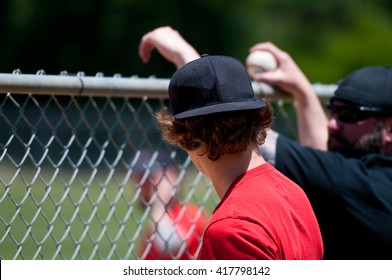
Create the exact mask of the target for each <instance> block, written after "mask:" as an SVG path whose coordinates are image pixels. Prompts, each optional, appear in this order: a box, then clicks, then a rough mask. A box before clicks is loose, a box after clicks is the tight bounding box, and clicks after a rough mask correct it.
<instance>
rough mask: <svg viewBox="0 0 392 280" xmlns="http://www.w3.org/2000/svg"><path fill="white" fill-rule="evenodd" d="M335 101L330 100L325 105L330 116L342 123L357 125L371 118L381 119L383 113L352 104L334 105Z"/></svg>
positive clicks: (333, 99)
mask: <svg viewBox="0 0 392 280" xmlns="http://www.w3.org/2000/svg"><path fill="white" fill-rule="evenodd" d="M336 101H337V99H335V98H332V100H330V102H329V103H328V105H327V108H328V109H329V111H330V113H331V116H334V117H336V118H337V119H338V120H339V121H340V122H342V123H357V122H359V121H363V120H366V119H369V118H371V117H382V116H385V113H384V112H382V111H379V110H377V109H376V108H368V107H363V106H357V105H353V104H343V103H339V104H336Z"/></svg>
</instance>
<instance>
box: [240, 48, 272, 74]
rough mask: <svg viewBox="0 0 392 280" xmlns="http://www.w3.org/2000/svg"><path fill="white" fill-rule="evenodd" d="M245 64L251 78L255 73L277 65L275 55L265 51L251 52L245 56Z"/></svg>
mask: <svg viewBox="0 0 392 280" xmlns="http://www.w3.org/2000/svg"><path fill="white" fill-rule="evenodd" d="M245 64H246V68H247V69H248V73H249V75H250V76H251V77H252V78H253V79H254V75H255V74H257V73H260V72H268V71H273V70H275V69H276V67H278V63H277V61H276V59H275V57H274V56H273V55H272V54H271V53H270V52H267V51H254V52H251V53H250V54H249V55H248V57H247V58H246V62H245Z"/></svg>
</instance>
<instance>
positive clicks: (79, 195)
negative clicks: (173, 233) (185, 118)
mask: <svg viewBox="0 0 392 280" xmlns="http://www.w3.org/2000/svg"><path fill="white" fill-rule="evenodd" d="M0 170H1V172H0V176H1V183H2V185H1V189H0V258H2V259H27V260H30V259H66V260H68V259H137V258H138V257H139V256H138V254H137V250H136V247H137V244H138V242H139V239H140V238H141V237H142V235H143V230H144V226H145V223H146V222H148V214H147V213H145V209H144V208H142V207H140V204H138V203H137V201H138V200H137V199H136V197H135V188H134V185H133V184H132V182H131V181H130V180H127V177H126V176H127V175H126V174H127V173H126V171H114V173H110V172H109V171H107V172H105V171H101V170H100V171H99V172H95V171H94V172H93V171H87V170H83V171H79V172H78V173H77V174H76V175H75V171H71V170H61V171H54V170H51V169H46V170H45V171H42V170H39V169H37V170H36V169H29V168H22V169H21V170H20V171H19V172H17V170H16V169H13V168H9V167H7V166H1V168H0ZM15 174H17V175H15ZM124 181H125V183H124ZM182 187H183V191H182V199H183V200H184V201H186V202H192V203H198V204H199V205H200V206H204V207H205V209H206V210H207V212H211V211H212V209H213V208H214V207H215V205H216V203H217V197H216V195H215V193H214V191H213V190H211V186H210V185H209V181H208V180H206V179H205V178H204V177H203V176H199V175H198V173H197V172H196V171H194V170H187V172H186V176H185V178H184V180H183V186H182Z"/></svg>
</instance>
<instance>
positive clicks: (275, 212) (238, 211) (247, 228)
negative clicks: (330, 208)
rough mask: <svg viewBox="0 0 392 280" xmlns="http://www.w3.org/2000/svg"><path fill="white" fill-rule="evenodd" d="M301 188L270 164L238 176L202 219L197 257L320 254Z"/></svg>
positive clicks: (309, 256) (315, 226)
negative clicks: (205, 219) (204, 224)
mask: <svg viewBox="0 0 392 280" xmlns="http://www.w3.org/2000/svg"><path fill="white" fill-rule="evenodd" d="M322 257H323V244H322V239H321V234H320V229H319V226H318V223H317V220H316V218H315V215H314V212H313V209H312V207H311V205H310V203H309V201H308V198H307V197H306V195H305V194H304V192H303V190H302V189H301V188H300V187H299V186H298V185H296V184H295V183H294V182H292V181H291V180H289V179H288V178H287V177H285V176H283V175H282V174H281V173H280V172H279V171H277V170H276V169H275V168H274V167H272V166H271V165H270V164H263V165H261V166H259V167H257V168H254V169H252V170H249V171H248V172H246V173H245V174H243V175H242V176H240V177H238V178H237V179H236V180H235V181H234V182H233V183H232V185H231V186H230V188H229V189H228V190H227V192H226V194H225V196H224V197H223V198H222V200H221V202H220V203H219V205H218V206H217V207H216V209H215V210H214V213H213V215H212V217H211V219H210V221H209V223H208V225H207V228H206V230H205V233H204V237H203V244H202V247H201V249H200V253H199V255H198V259H226V260H229V259H231V260H233V259H259V260H261V259H271V260H280V259H288V260H295V259H311V260H315V259H322Z"/></svg>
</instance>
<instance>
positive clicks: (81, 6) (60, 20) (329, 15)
mask: <svg viewBox="0 0 392 280" xmlns="http://www.w3.org/2000/svg"><path fill="white" fill-rule="evenodd" d="M162 25H171V26H172V27H174V28H175V29H177V30H179V31H180V33H181V34H182V35H183V36H184V37H185V38H186V39H187V40H188V41H189V42H190V43H191V44H193V45H194V46H195V47H196V49H197V50H198V51H199V52H200V53H209V54H226V55H232V56H235V57H237V58H239V59H240V60H242V61H244V60H245V58H246V56H247V54H248V50H249V48H250V47H251V46H252V45H253V44H255V43H257V42H261V41H271V42H273V43H275V44H276V45H277V46H279V47H280V48H281V49H283V50H285V51H287V52H289V53H290V54H291V55H292V56H293V58H294V59H295V60H296V61H297V63H298V64H299V66H300V67H301V68H302V69H303V71H304V72H305V74H306V75H307V76H308V77H309V79H310V80H311V82H322V83H334V82H336V81H338V80H339V79H340V78H341V77H343V76H345V75H346V74H347V73H348V72H350V71H352V70H354V69H356V68H358V67H362V66H365V65H388V66H392V55H391V50H392V36H391V35H392V34H391V33H392V1H390V0H373V1H365V0H329V1H317V0H297V1H294V0H264V1H262V0H242V1H238V0H235V1H234V0H226V1H223V0H187V1H181V0H172V1H170V0H169V1H158V0H112V1H106V0H56V1H53V0H2V1H1V2H0V36H1V38H2V40H1V44H0V72H1V73H10V72H12V71H13V70H14V69H17V68H19V69H21V71H22V73H25V74H31V73H35V72H36V71H37V70H39V69H44V70H45V71H46V73H47V74H58V73H60V71H62V70H67V71H68V72H70V73H76V72H78V71H84V72H85V73H86V75H89V76H90V75H95V73H97V72H103V73H104V74H105V76H112V75H113V74H116V73H121V74H122V75H123V76H131V75H138V76H140V77H146V76H150V75H155V76H157V77H159V78H168V77H170V76H171V74H172V73H173V71H174V70H175V68H174V66H173V65H171V64H170V63H168V62H167V61H165V60H164V59H162V58H161V57H160V56H159V55H157V53H154V55H153V57H152V61H151V62H150V63H149V64H143V63H142V62H141V61H140V59H139V57H138V44H139V41H140V38H141V36H142V35H143V34H144V33H146V32H148V31H150V30H152V29H154V28H156V27H158V26H162Z"/></svg>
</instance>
